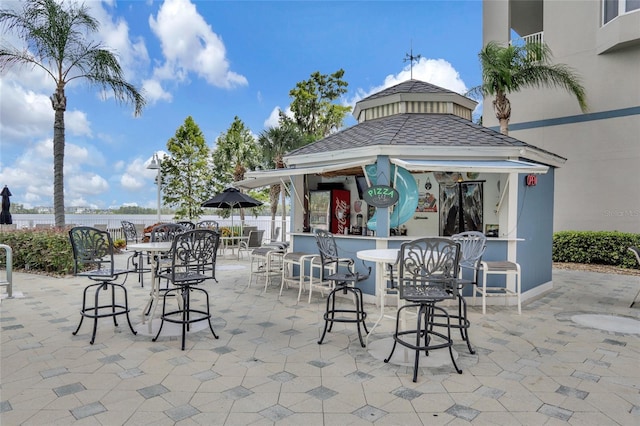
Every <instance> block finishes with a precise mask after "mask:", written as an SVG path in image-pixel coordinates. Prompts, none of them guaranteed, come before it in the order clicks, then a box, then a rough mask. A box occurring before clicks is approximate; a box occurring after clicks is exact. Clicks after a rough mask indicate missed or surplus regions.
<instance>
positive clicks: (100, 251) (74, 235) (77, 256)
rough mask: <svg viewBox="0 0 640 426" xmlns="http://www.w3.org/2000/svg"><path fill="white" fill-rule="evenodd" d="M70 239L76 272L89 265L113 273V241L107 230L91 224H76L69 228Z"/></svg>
mask: <svg viewBox="0 0 640 426" xmlns="http://www.w3.org/2000/svg"><path fill="white" fill-rule="evenodd" d="M69 240H70V241H71V248H72V249H73V263H74V265H73V269H74V274H76V275H77V274H78V273H80V272H82V271H83V270H85V269H86V268H87V266H89V267H93V268H94V269H101V270H104V271H105V272H106V273H109V274H110V275H113V273H114V269H115V268H114V262H113V241H112V240H111V235H110V234H109V233H108V232H107V231H101V230H99V229H97V228H93V227H91V226H76V227H73V228H71V229H70V230H69ZM105 276H106V275H105Z"/></svg>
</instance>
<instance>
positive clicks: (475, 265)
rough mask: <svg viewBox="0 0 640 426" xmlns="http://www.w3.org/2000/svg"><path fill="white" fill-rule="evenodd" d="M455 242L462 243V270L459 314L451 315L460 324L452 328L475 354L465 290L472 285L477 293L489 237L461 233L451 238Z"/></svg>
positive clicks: (459, 272)
mask: <svg viewBox="0 0 640 426" xmlns="http://www.w3.org/2000/svg"><path fill="white" fill-rule="evenodd" d="M451 239H452V240H453V241H456V242H458V243H460V268H459V271H458V281H457V283H458V287H457V297H458V314H457V315H451V318H453V319H457V320H458V321H457V322H458V323H457V325H456V324H453V325H451V327H454V328H458V329H460V335H461V336H462V340H464V341H465V342H467V347H468V348H469V353H471V354H475V353H476V351H475V350H474V349H473V347H472V346H471V341H470V340H469V326H470V323H469V318H468V317H467V301H466V300H465V298H464V296H463V291H464V288H465V287H466V286H467V285H472V286H473V287H474V288H472V290H473V292H474V293H475V287H476V286H477V285H478V271H479V270H480V267H481V263H482V255H483V254H484V251H485V249H486V248H487V237H486V236H485V235H484V234H483V233H482V232H478V231H467V232H461V233H459V234H455V235H452V236H451ZM466 271H469V272H468V273H470V274H471V279H470V280H465V279H463V278H464V274H465V272H466Z"/></svg>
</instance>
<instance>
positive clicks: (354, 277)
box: [316, 230, 371, 348]
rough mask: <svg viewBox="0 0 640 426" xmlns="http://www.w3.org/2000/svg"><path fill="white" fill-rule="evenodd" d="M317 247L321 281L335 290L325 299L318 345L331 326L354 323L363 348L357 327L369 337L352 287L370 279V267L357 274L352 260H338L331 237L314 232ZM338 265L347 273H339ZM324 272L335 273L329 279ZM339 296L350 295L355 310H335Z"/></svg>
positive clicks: (360, 303) (359, 292)
mask: <svg viewBox="0 0 640 426" xmlns="http://www.w3.org/2000/svg"><path fill="white" fill-rule="evenodd" d="M316 243H317V244H318V249H319V250H320V260H321V264H322V267H321V269H320V280H321V281H333V282H334V283H335V287H334V289H333V290H331V292H330V293H329V295H328V296H327V307H326V310H325V313H324V330H323V332H322V336H321V337H320V340H319V341H318V344H319V345H320V344H322V341H323V340H324V337H325V335H326V334H327V331H329V332H331V329H332V328H333V324H334V323H336V322H344V323H355V324H356V325H357V328H358V338H359V339H360V345H361V346H362V347H363V348H364V347H365V346H366V345H365V343H364V340H363V338H362V331H361V330H360V326H361V325H362V328H363V329H364V331H365V334H369V330H367V324H366V323H365V320H366V319H367V313H366V312H365V311H364V301H363V298H362V290H361V289H359V288H358V287H355V285H356V284H357V283H358V282H360V281H364V280H366V279H367V278H368V277H369V275H370V274H371V267H369V270H368V272H367V273H366V274H364V275H363V274H360V273H359V272H355V271H354V261H353V259H345V258H340V257H339V256H338V246H337V245H336V242H335V239H334V238H333V234H331V233H329V232H327V231H323V230H317V231H316ZM340 264H343V265H345V266H346V267H347V271H340V270H339V269H338V268H339V265H340ZM327 268H335V269H333V270H334V271H335V272H330V273H329V274H328V275H325V271H327ZM343 269H344V268H343ZM339 292H342V293H343V294H345V295H346V294H348V293H351V294H352V295H353V297H354V301H355V306H354V308H344V307H336V295H337V294H338V293H339ZM336 314H338V316H336Z"/></svg>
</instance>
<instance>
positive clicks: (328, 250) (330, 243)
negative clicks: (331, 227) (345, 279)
mask: <svg viewBox="0 0 640 426" xmlns="http://www.w3.org/2000/svg"><path fill="white" fill-rule="evenodd" d="M315 235H316V244H317V245H318V251H319V252H320V263H322V265H323V266H328V267H331V266H337V265H336V264H337V263H338V260H339V257H338V256H339V254H338V245H337V244H336V240H335V238H334V237H333V234H332V233H331V232H328V231H325V230H322V229H317V230H316V231H315ZM322 269H324V268H322Z"/></svg>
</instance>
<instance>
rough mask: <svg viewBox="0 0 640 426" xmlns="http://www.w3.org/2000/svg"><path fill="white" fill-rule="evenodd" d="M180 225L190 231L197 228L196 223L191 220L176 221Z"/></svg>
mask: <svg viewBox="0 0 640 426" xmlns="http://www.w3.org/2000/svg"><path fill="white" fill-rule="evenodd" d="M176 223H177V224H178V225H181V226H182V227H183V228H184V229H185V231H189V230H192V229H196V224H195V223H193V222H191V221H189V220H181V221H179V222H176Z"/></svg>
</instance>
